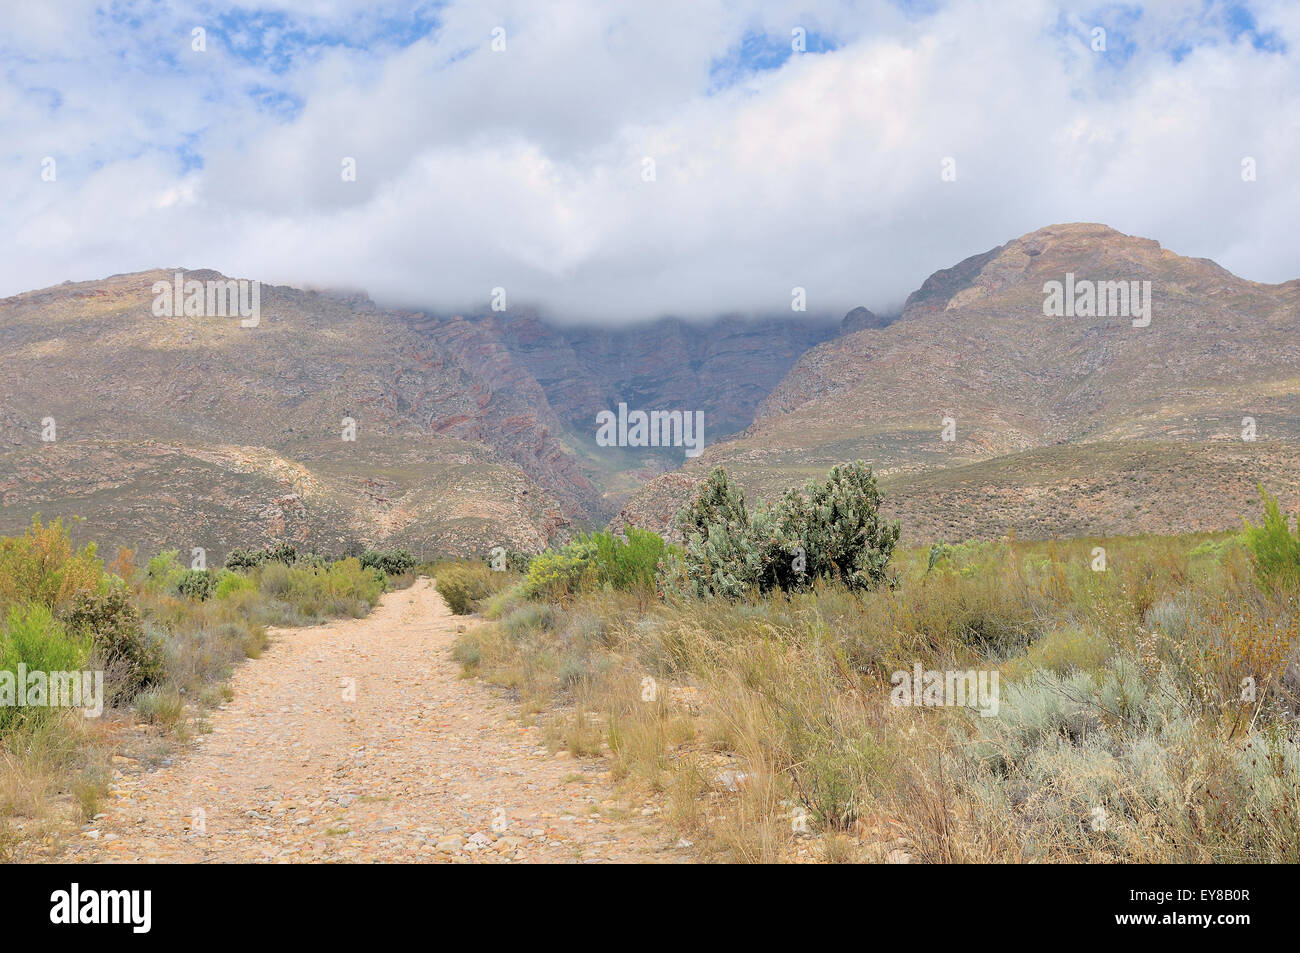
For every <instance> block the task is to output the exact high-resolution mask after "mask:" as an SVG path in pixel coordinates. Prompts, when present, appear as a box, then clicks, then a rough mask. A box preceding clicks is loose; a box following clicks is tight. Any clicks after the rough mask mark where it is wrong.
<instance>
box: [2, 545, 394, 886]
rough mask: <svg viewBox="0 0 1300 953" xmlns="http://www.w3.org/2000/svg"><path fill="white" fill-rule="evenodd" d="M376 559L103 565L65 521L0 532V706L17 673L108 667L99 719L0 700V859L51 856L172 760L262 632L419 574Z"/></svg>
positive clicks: (253, 558) (336, 614) (332, 613)
mask: <svg viewBox="0 0 1300 953" xmlns="http://www.w3.org/2000/svg"><path fill="white" fill-rule="evenodd" d="M383 556H384V554H367V558H366V562H367V563H369V564H370V565H367V566H363V565H362V560H359V559H356V558H352V559H343V560H334V561H330V560H326V559H323V558H321V557H319V556H315V555H310V554H299V553H297V552H296V551H295V550H294V549H293V548H292V547H287V546H280V547H276V548H274V549H270V550H262V551H243V552H242V558H239V559H235V560H234V562H235V563H236V564H237V565H238V567H239V568H237V569H234V570H228V569H216V570H194V569H185V568H183V567H182V566H181V564H180V562H179V560H178V554H177V553H175V552H167V553H161V554H159V555H157V556H155V557H154V558H152V559H150V560H149V561H148V562H147V563H146V564H145V565H144V566H137V565H136V563H135V559H134V554H133V553H132V552H130V551H129V550H121V551H119V552H118V553H117V554H116V556H115V558H113V559H112V560H111V561H110V562H108V563H107V564H106V563H105V561H104V560H103V559H102V558H101V557H100V556H99V554H98V552H97V551H96V548H95V547H94V545H93V544H92V545H88V546H84V547H82V548H80V549H78V548H75V547H74V546H73V545H72V543H71V542H70V540H69V538H68V534H67V532H66V530H65V528H64V527H63V525H62V524H61V523H60V522H58V521H55V522H53V523H50V524H45V525H43V524H42V523H41V522H40V521H39V520H33V523H32V525H31V527H30V529H29V530H28V531H27V532H26V533H25V534H24V535H22V536H16V537H9V538H4V539H0V700H4V698H3V682H4V680H6V679H8V680H10V682H11V683H12V682H13V681H15V676H16V675H17V674H18V673H19V672H21V671H24V670H25V671H26V672H28V673H30V672H34V671H39V672H68V671H72V672H88V673H94V672H101V673H102V691H101V692H99V693H97V694H99V695H100V701H101V702H102V714H100V715H99V716H98V717H86V716H85V713H84V712H83V711H82V710H79V709H77V708H69V707H57V706H53V705H43V704H39V703H33V702H31V701H30V700H29V702H28V704H26V705H23V704H15V701H14V700H8V701H6V702H5V704H3V705H0V859H3V860H9V861H24V860H37V859H41V858H43V857H48V856H51V855H53V854H55V853H56V852H57V850H58V848H59V846H60V844H61V842H62V841H63V840H64V839H65V838H66V836H67V834H68V833H69V832H70V831H72V830H73V829H75V828H76V827H77V826H78V825H80V824H83V823H85V822H86V821H89V820H91V819H93V818H94V817H95V815H96V814H97V813H98V812H99V810H100V805H101V803H102V800H103V798H104V796H105V794H106V792H107V790H108V787H109V783H110V782H111V780H112V778H113V775H114V772H115V771H119V770H120V771H137V770H147V769H149V768H151V767H156V766H159V765H164V764H167V763H169V759H170V757H171V756H172V755H173V753H174V751H175V748H176V746H177V745H178V744H179V743H183V742H184V741H186V740H187V739H188V738H190V737H192V735H193V734H194V733H195V732H201V731H204V730H205V728H206V714H207V712H209V711H210V710H211V709H212V708H214V707H216V706H217V705H220V704H221V703H222V702H224V701H227V700H229V698H230V697H231V690H230V687H229V684H228V680H229V678H230V676H231V675H232V674H233V671H234V668H235V666H236V665H237V664H238V663H239V662H240V661H242V660H243V659H245V658H257V657H258V656H259V655H260V654H261V653H262V651H263V650H264V649H265V648H266V646H267V644H268V634H267V630H268V628H270V627H272V626H302V625H312V624H315V623H318V622H322V621H325V620H327V619H334V618H340V617H351V618H357V617H360V616H363V615H365V614H367V613H368V612H369V611H370V610H371V608H372V607H373V606H374V605H375V603H376V602H377V601H378V599H379V597H380V595H381V594H382V593H383V592H384V591H385V590H387V589H391V588H396V587H402V586H405V585H409V584H410V583H411V582H412V581H413V579H414V578H415V577H414V575H413V574H412V572H411V570H412V568H413V567H411V566H410V565H409V562H410V561H409V560H407V561H403V562H399V563H398V564H397V565H396V566H394V565H392V564H391V563H384V562H383ZM381 564H382V565H387V566H388V568H389V569H401V570H404V571H402V572H395V573H393V574H389V573H386V572H384V571H383V569H381V568H378V567H379V565H381ZM20 665H22V666H23V668H21V669H20V668H19V666H20ZM51 684H53V678H51Z"/></svg>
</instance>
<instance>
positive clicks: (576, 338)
mask: <svg viewBox="0 0 1300 953" xmlns="http://www.w3.org/2000/svg"><path fill="white" fill-rule="evenodd" d="M860 310H865V309H860ZM868 313H869V312H868ZM406 319H407V320H408V322H409V323H410V324H411V326H412V327H413V328H415V329H416V330H418V331H419V332H420V334H421V335H422V336H423V337H424V338H425V339H426V340H429V341H431V342H436V343H437V344H438V346H439V347H442V348H445V349H446V350H447V351H449V352H451V353H452V354H454V355H455V356H456V357H457V358H458V359H459V360H460V361H461V363H462V364H464V365H465V366H469V367H474V368H476V369H477V370H478V372H479V373H480V374H482V375H483V376H484V377H485V378H486V379H487V380H488V381H489V382H490V383H491V385H492V386H493V387H494V388H498V389H502V390H506V391H509V392H511V393H514V394H515V395H517V396H518V397H520V398H521V399H522V400H523V401H524V402H526V403H527V405H528V406H530V407H533V408H535V411H536V413H537V414H538V415H539V416H540V417H542V418H543V419H544V420H545V421H546V423H547V426H548V427H549V428H551V432H553V433H556V434H560V435H562V437H561V442H562V443H563V444H564V446H565V447H566V448H568V449H569V450H570V451H571V452H572V453H573V454H574V455H575V457H576V458H578V459H580V460H581V461H582V463H583V465H584V467H585V468H586V472H587V474H588V475H589V476H590V478H591V480H592V481H593V482H594V483H595V484H596V485H597V486H598V487H600V488H601V497H602V498H601V501H600V502H599V503H597V504H596V505H595V506H593V507H591V509H590V513H591V516H592V517H593V519H596V520H598V521H599V522H604V521H606V520H608V519H609V518H610V517H611V516H613V515H614V514H615V513H616V512H617V511H618V509H619V506H620V505H621V504H622V502H623V501H624V500H625V499H626V497H627V496H629V495H630V494H631V493H632V492H633V491H635V490H636V489H639V488H640V487H641V486H642V485H643V484H644V483H645V482H646V481H647V480H649V479H651V478H652V477H654V476H656V475H657V474H659V473H662V472H665V471H669V470H672V469H675V468H676V467H677V466H679V465H680V464H681V462H682V460H683V459H684V456H683V451H682V449H681V448H668V449H664V448H659V449H656V448H634V449H630V448H624V447H599V446H597V445H596V442H595V432H596V415H597V414H598V413H600V412H601V411H617V408H618V405H619V404H620V403H625V404H627V406H628V407H629V408H630V409H642V410H647V411H649V410H664V411H675V410H681V411H700V412H702V413H703V414H704V421H705V437H706V439H707V441H709V442H712V441H715V440H717V439H719V438H722V437H725V436H727V435H729V434H733V433H736V432H738V431H741V430H743V429H744V428H745V427H747V426H749V424H750V423H752V422H753V420H754V414H755V412H756V411H757V409H758V407H759V405H760V404H762V402H763V400H764V399H765V398H766V397H767V395H768V393H769V392H770V391H771V389H772V388H773V387H774V386H776V385H777V384H778V383H779V382H780V381H781V379H782V378H783V377H784V376H785V374H786V372H787V371H788V370H789V369H790V368H791V366H792V365H793V364H794V362H795V361H796V360H798V358H799V357H800V356H801V355H803V354H804V353H805V352H806V351H807V350H808V349H809V348H810V347H813V346H814V345H816V344H819V343H821V342H823V341H826V340H828V339H830V338H832V337H834V336H835V334H836V333H837V329H836V326H835V324H834V323H833V322H830V321H828V320H820V319H816V318H812V319H808V320H790V319H783V318H771V317H768V318H761V319H744V318H740V317H736V316H730V317H722V318H718V319H715V320H712V321H707V322H687V321H683V320H680V319H676V318H663V319H659V320H656V321H653V322H643V323H639V324H635V325H632V326H630V327H613V328H598V327H590V326H558V325H555V324H552V323H548V322H545V321H543V320H542V319H541V318H539V317H538V316H537V315H536V314H533V313H514V312H510V313H494V312H487V313H483V314H478V315H472V316H461V315H456V316H452V317H437V316H434V315H429V314H418V315H406Z"/></svg>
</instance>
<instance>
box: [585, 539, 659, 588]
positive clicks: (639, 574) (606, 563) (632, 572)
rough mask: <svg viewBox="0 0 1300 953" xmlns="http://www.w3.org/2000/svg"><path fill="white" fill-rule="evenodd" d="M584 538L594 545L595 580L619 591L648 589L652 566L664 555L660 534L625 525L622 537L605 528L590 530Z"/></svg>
mask: <svg viewBox="0 0 1300 953" xmlns="http://www.w3.org/2000/svg"><path fill="white" fill-rule="evenodd" d="M585 541H586V542H588V543H590V544H592V545H593V546H594V547H595V556H594V563H595V569H596V582H597V584H598V585H602V586H604V585H608V586H610V587H611V588H613V589H617V590H619V591H620V592H628V591H632V590H635V589H652V588H653V587H654V582H655V570H656V568H657V567H658V565H659V561H660V560H661V559H662V558H663V557H664V553H665V544H664V540H663V537H662V536H660V535H659V534H658V533H653V532H651V531H650V530H648V529H637V528H636V527H633V526H629V527H627V529H626V530H625V532H624V535H623V536H622V537H620V536H615V535H614V534H613V533H611V532H609V531H605V532H603V533H591V534H589V535H588V536H586V537H585Z"/></svg>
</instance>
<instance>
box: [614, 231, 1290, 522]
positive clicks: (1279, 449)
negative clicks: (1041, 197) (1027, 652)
mask: <svg viewBox="0 0 1300 953" xmlns="http://www.w3.org/2000/svg"><path fill="white" fill-rule="evenodd" d="M1120 281H1123V282H1126V283H1127V282H1138V285H1137V286H1136V290H1137V292H1138V299H1137V300H1138V301H1141V300H1143V299H1142V298H1141V294H1142V293H1143V291H1144V290H1147V289H1148V288H1149V292H1150V322H1149V324H1147V325H1146V326H1135V322H1136V323H1137V325H1141V324H1142V323H1143V321H1144V319H1143V316H1142V315H1140V314H1134V313H1132V312H1133V310H1134V309H1133V308H1132V304H1133V303H1134V302H1130V309H1129V312H1130V313H1127V314H1115V313H1113V311H1114V310H1118V308H1114V307H1113V306H1116V305H1121V304H1123V302H1122V301H1120V300H1119V297H1118V286H1112V285H1100V284H1099V283H1102V282H1120ZM1052 282H1057V283H1059V284H1060V286H1061V290H1062V292H1063V291H1064V289H1065V287H1067V286H1070V287H1072V288H1074V289H1080V291H1079V293H1080V295H1083V290H1082V289H1088V288H1089V287H1091V288H1092V290H1093V291H1094V292H1095V291H1096V290H1097V289H1098V288H1100V289H1101V290H1102V297H1103V299H1104V300H1105V310H1106V311H1108V312H1110V313H1107V314H1105V315H1101V314H1098V313H1096V312H1097V311H1098V310H1099V309H1098V307H1097V304H1096V302H1095V300H1094V305H1093V308H1092V310H1093V313H1091V314H1088V313H1078V314H1070V315H1068V316H1067V315H1066V314H1065V313H1062V314H1061V315H1060V316H1048V315H1046V314H1045V313H1044V312H1045V307H1046V306H1047V305H1048V304H1050V303H1051V302H1050V301H1049V292H1048V291H1045V288H1049V289H1050V288H1051V287H1052V286H1051V285H1050V284H1049V283H1052ZM1088 282H1092V283H1094V284H1093V285H1091V286H1089V285H1088V284H1087V283H1088ZM1144 282H1149V283H1150V284H1149V286H1146V285H1144V284H1143V283H1144ZM1127 287H1129V289H1130V290H1132V286H1127ZM1060 297H1062V298H1063V297H1064V295H1063V294H1062V295H1061V296H1060ZM1094 298H1095V296H1094ZM1112 299H1113V300H1112ZM1072 300H1077V301H1078V303H1079V304H1080V305H1081V306H1084V307H1081V308H1080V309H1079V310H1080V311H1081V312H1086V311H1087V310H1088V309H1087V308H1086V304H1087V298H1086V295H1083V297H1080V298H1076V299H1072ZM1054 310H1055V309H1054ZM1071 310H1073V309H1071ZM1297 332H1300V281H1289V282H1287V283H1285V284H1280V285H1266V284H1259V283H1256V282H1251V281H1247V280H1245V279H1242V278H1239V277H1237V276H1235V275H1233V274H1232V273H1230V272H1228V271H1227V270H1225V269H1224V268H1222V267H1220V266H1219V265H1217V264H1215V263H1214V262H1212V261H1209V260H1206V259H1199V258H1187V257H1183V256H1180V255H1177V254H1174V253H1173V252H1171V251H1168V250H1166V249H1163V248H1161V247H1160V245H1159V244H1158V243H1157V242H1155V241H1151V240H1149V239H1144V238H1136V237H1132V236H1129V235H1124V234H1121V233H1120V232H1117V231H1115V230H1114V229H1111V228H1108V227H1106V226H1104V225H1096V224H1068V225H1055V226H1050V227H1047V228H1043V229H1040V230H1038V231H1035V232H1032V233H1030V234H1028V235H1025V236H1023V237H1021V238H1018V239H1015V240H1013V241H1010V242H1007V243H1006V244H1005V245H1001V246H999V247H997V248H994V249H991V250H989V251H987V252H984V253H983V254H980V255H975V256H973V257H971V258H967V259H966V260H964V261H962V262H960V263H958V264H957V265H955V266H953V267H951V268H948V269H944V270H942V271H939V272H936V273H935V274H934V275H932V276H931V277H930V278H928V279H927V280H926V281H925V282H924V283H923V284H922V286H921V287H920V288H919V289H918V290H917V291H916V292H914V293H913V294H912V295H911V296H910V297H909V298H908V300H907V302H906V304H905V305H904V308H903V311H902V314H901V316H899V317H898V319H897V320H895V321H892V322H890V323H888V324H886V325H885V326H883V327H871V326H867V327H863V328H862V329H861V330H858V331H855V332H852V333H848V334H845V335H843V336H841V337H837V338H835V339H833V340H830V341H827V342H824V343H822V344H820V345H818V346H817V347H814V348H812V349H811V350H810V351H809V352H808V353H807V354H805V355H804V356H803V357H802V358H800V359H799V361H798V362H797V363H796V364H795V366H794V367H793V368H792V369H791V370H790V372H789V373H788V374H787V375H786V376H785V379H784V380H782V381H781V383H780V384H779V385H777V386H776V387H775V388H774V389H773V391H772V392H771V394H769V395H768V397H767V398H766V399H765V400H764V402H763V403H762V405H761V406H760V408H759V410H758V413H757V417H756V419H755V422H754V424H753V425H752V426H750V427H749V428H747V429H746V430H745V431H744V432H743V433H741V434H740V435H738V436H737V437H736V438H735V439H732V440H729V441H725V442H722V443H719V444H716V445H714V446H713V447H711V448H709V449H708V450H706V451H705V453H704V454H703V455H702V456H701V457H698V458H696V459H695V460H692V461H690V462H689V463H687V464H686V465H685V466H684V467H683V468H682V469H681V470H679V471H678V472H676V473H672V474H666V475H664V476H661V477H659V478H656V479H655V480H653V481H651V482H650V483H649V484H648V485H647V486H646V487H645V488H644V489H642V490H641V491H640V492H638V493H637V494H636V495H634V496H633V498H632V499H631V500H630V501H629V502H628V504H627V505H626V506H625V508H624V510H623V511H622V513H621V514H620V516H619V518H618V519H617V520H616V522H617V523H623V522H630V523H634V524H638V525H650V526H655V527H658V528H661V529H663V528H666V527H667V526H669V525H670V523H671V518H672V514H673V513H674V512H675V511H676V508H677V507H678V506H679V505H680V503H681V502H682V501H683V500H684V499H685V498H686V497H687V495H688V494H689V493H690V492H691V489H692V487H693V486H694V484H695V483H696V482H697V481H698V480H699V479H700V478H701V477H702V476H703V475H704V474H705V473H706V472H707V470H708V469H709V468H710V467H712V466H715V465H724V466H726V467H727V468H728V469H729V470H732V471H733V472H734V473H735V475H736V476H737V477H738V478H739V480H740V482H741V483H742V485H745V486H746V487H747V488H749V489H750V491H751V492H752V493H756V494H758V495H759V496H760V497H763V498H770V497H774V496H775V495H777V494H779V492H780V491H781V490H782V489H783V488H784V487H786V486H790V485H798V484H801V483H802V482H803V481H804V480H805V479H808V478H809V477H815V476H822V475H824V473H825V471H826V470H827V469H828V468H829V467H830V466H831V465H832V464H834V463H836V462H839V461H843V460H849V459H856V458H862V459H865V460H867V461H868V462H869V463H871V464H873V465H874V466H875V468H876V470H877V473H878V474H879V475H880V476H881V482H882V487H883V489H884V490H885V491H886V496H887V506H888V508H889V510H890V511H891V513H892V514H893V515H894V516H896V517H898V518H900V519H901V520H902V522H903V528H904V534H905V538H909V539H912V540H925V539H938V538H947V539H959V538H966V537H987V536H995V535H1000V534H1003V533H1006V532H1007V531H1008V530H1014V531H1015V532H1017V533H1018V534H1020V535H1022V536H1029V537H1046V536H1051V535H1079V534H1115V533H1133V532H1146V531H1162V532H1166V531H1191V530H1203V529H1221V528H1230V527H1238V526H1240V525H1241V523H1240V515H1241V514H1244V513H1253V512H1256V511H1257V510H1258V505H1257V491H1256V484H1257V483H1263V484H1264V485H1265V486H1266V487H1267V488H1268V489H1270V490H1271V491H1272V492H1275V493H1279V494H1280V495H1281V496H1282V498H1283V501H1284V502H1286V503H1287V504H1288V505H1290V506H1292V507H1293V508H1294V507H1295V506H1296V505H1298V504H1300V468H1298V467H1297V464H1298V463H1300V454H1298V453H1297V450H1296V447H1297V438H1298V437H1300V336H1298V334H1297ZM1246 418H1251V419H1252V420H1253V422H1254V439H1253V440H1247V439H1243V434H1248V427H1249V426H1250V421H1247V420H1246ZM945 424H950V425H951V426H950V427H949V428H948V429H949V435H950V436H952V437H953V438H954V439H952V440H945V439H943V438H944V431H945Z"/></svg>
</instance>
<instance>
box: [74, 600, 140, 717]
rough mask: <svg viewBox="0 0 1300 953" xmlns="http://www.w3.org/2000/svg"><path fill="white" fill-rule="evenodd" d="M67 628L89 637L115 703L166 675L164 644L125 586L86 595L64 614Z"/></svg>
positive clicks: (134, 694) (133, 695) (127, 699)
mask: <svg viewBox="0 0 1300 953" xmlns="http://www.w3.org/2000/svg"><path fill="white" fill-rule="evenodd" d="M63 622H64V624H65V625H66V627H67V630H68V631H69V632H71V633H74V634H75V635H78V636H84V637H85V638H87V639H89V641H90V644H91V645H92V647H93V649H94V652H95V655H96V656H97V658H98V660H99V661H100V662H101V663H102V664H103V666H104V671H105V678H106V688H107V690H108V691H109V694H110V696H111V701H112V703H114V704H116V703H117V702H119V701H123V700H126V701H129V700H130V699H131V698H134V697H135V696H136V695H137V694H138V693H139V692H141V691H143V690H144V689H146V688H149V687H151V686H153V685H156V684H158V683H160V682H161V681H162V680H163V677H164V674H165V673H164V653H163V646H162V643H161V642H160V641H159V640H158V639H156V638H154V637H152V636H151V635H150V634H148V633H146V632H145V630H144V626H143V625H142V624H141V621H140V613H139V611H138V610H137V609H136V607H135V606H134V605H132V604H131V602H130V600H129V598H128V596H127V593H126V591H125V590H123V589H110V590H109V591H108V592H107V593H105V594H104V595H102V596H100V595H89V594H83V595H82V596H80V597H78V599H77V600H76V602H75V603H73V606H72V608H71V609H70V610H69V611H68V612H66V613H65V614H64V616H63Z"/></svg>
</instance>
